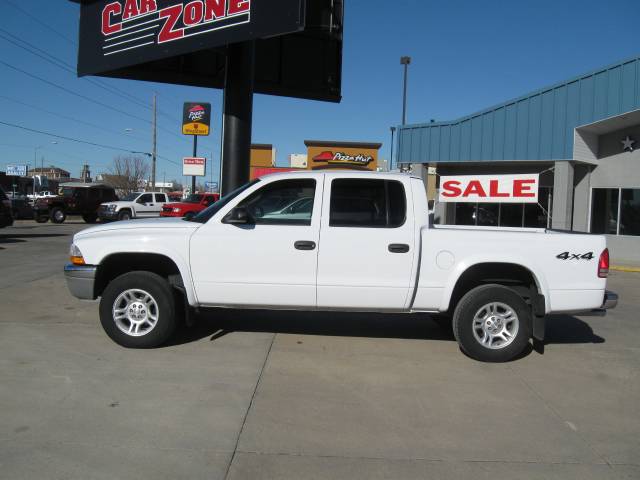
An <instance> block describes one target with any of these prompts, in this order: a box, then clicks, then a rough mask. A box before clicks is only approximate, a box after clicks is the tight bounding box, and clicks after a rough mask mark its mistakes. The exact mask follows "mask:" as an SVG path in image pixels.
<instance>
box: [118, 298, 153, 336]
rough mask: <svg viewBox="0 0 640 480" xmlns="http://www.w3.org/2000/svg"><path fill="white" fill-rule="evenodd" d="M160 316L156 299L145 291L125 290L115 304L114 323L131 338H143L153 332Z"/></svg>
mask: <svg viewBox="0 0 640 480" xmlns="http://www.w3.org/2000/svg"><path fill="white" fill-rule="evenodd" d="M159 314H160V312H159V310H158V304H157V303H156V301H155V299H154V298H153V297H152V296H151V295H150V294H149V293H148V292H145V291H144V290H139V289H136V288H134V289H130V290H125V291H124V292H122V293H121V294H120V295H118V298H116V300H115V301H114V302H113V321H114V322H115V324H116V326H117V327H118V329H119V330H120V331H121V332H123V333H125V334H127V335H129V336H131V337H142V336H143V335H146V334H148V333H149V332H150V331H151V330H153V329H154V328H155V326H156V325H157V324H158V317H159V316H160V315H159Z"/></svg>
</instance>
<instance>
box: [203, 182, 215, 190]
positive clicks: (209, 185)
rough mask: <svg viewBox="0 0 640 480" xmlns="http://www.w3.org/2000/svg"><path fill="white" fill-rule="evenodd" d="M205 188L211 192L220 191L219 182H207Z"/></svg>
mask: <svg viewBox="0 0 640 480" xmlns="http://www.w3.org/2000/svg"><path fill="white" fill-rule="evenodd" d="M205 187H206V189H207V190H208V191H209V192H215V191H217V190H218V182H205Z"/></svg>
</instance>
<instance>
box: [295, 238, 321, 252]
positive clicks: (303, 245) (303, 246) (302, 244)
mask: <svg viewBox="0 0 640 480" xmlns="http://www.w3.org/2000/svg"><path fill="white" fill-rule="evenodd" d="M293 246H294V247H296V250H315V248H316V242H310V241H308V240H298V241H297V242H296V243H294V244H293Z"/></svg>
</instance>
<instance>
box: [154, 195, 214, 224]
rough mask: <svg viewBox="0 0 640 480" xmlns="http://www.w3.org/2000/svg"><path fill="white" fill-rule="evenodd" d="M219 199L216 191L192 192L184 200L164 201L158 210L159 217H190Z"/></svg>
mask: <svg viewBox="0 0 640 480" xmlns="http://www.w3.org/2000/svg"><path fill="white" fill-rule="evenodd" d="M219 199H220V195H219V194H217V193H193V194H191V195H189V196H188V197H187V199H186V200H184V201H182V202H176V203H166V204H165V205H164V206H163V207H162V211H161V212H160V216H161V217H185V218H187V219H191V218H192V217H195V216H196V215H197V214H198V213H200V212H201V211H202V210H204V209H205V208H207V207H208V206H209V205H212V204H214V203H215V202H217V201H218V200H219Z"/></svg>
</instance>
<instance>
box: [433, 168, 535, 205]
mask: <svg viewBox="0 0 640 480" xmlns="http://www.w3.org/2000/svg"><path fill="white" fill-rule="evenodd" d="M539 182H540V175H538V174H537V173H536V174H525V175H456V176H443V177H440V193H439V195H438V200H439V201H440V202H445V203H447V202H461V203H538V186H539Z"/></svg>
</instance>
